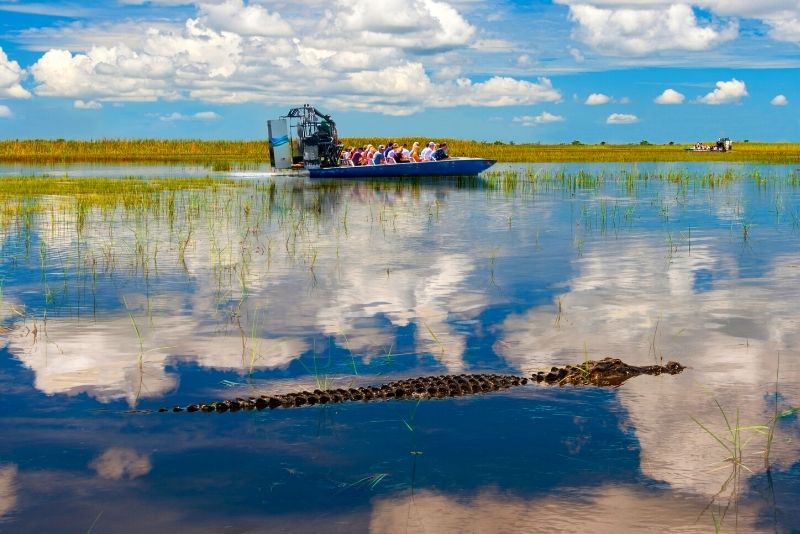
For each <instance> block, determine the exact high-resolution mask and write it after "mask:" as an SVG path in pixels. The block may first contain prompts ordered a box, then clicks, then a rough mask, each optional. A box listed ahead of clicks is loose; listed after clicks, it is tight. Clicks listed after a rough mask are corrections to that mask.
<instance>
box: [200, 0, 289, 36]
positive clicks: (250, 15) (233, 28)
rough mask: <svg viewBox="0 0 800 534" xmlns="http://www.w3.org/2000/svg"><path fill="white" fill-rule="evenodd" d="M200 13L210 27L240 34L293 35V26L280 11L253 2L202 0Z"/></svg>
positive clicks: (241, 0)
mask: <svg viewBox="0 0 800 534" xmlns="http://www.w3.org/2000/svg"><path fill="white" fill-rule="evenodd" d="M200 14H201V17H202V18H203V19H204V21H206V22H207V23H208V25H209V26H210V27H212V28H216V29H219V30H225V31H230V32H234V33H238V34H239V35H267V36H289V35H292V27H291V26H290V25H289V23H287V22H286V21H285V20H283V18H281V16H280V15H279V14H278V13H270V12H269V11H267V10H266V9H265V8H264V7H262V6H259V5H255V4H252V3H251V4H250V5H245V3H244V2H243V0H225V1H223V2H217V3H209V2H201V3H200Z"/></svg>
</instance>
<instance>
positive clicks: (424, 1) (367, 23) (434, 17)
mask: <svg viewBox="0 0 800 534" xmlns="http://www.w3.org/2000/svg"><path fill="white" fill-rule="evenodd" d="M398 7H399V6H398V4H397V2H395V1H394V0H338V1H337V2H336V4H335V10H334V11H332V12H329V13H328V16H327V17H326V20H323V22H322V24H323V26H328V27H330V28H332V29H333V31H336V33H337V36H338V37H339V38H344V39H350V40H353V41H356V42H358V43H360V44H361V45H363V46H367V47H382V46H391V47H399V48H403V49H410V50H416V51H419V52H423V53H425V52H428V53H429V52H435V51H442V50H449V49H453V48H458V47H462V46H465V45H467V44H469V43H470V42H471V41H472V38H473V37H474V35H475V33H476V29H475V27H474V26H472V25H471V24H470V23H469V22H467V21H466V20H465V19H464V17H462V16H461V14H460V13H459V12H458V11H457V10H456V9H455V8H454V7H453V6H451V5H450V4H448V3H445V2H437V1H435V0H412V1H411V2H407V3H405V4H403V5H402V7H401V8H398ZM329 31H331V30H329ZM323 37H324V35H323Z"/></svg>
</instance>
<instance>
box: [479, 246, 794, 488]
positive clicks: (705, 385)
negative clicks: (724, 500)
mask: <svg viewBox="0 0 800 534" xmlns="http://www.w3.org/2000/svg"><path fill="white" fill-rule="evenodd" d="M698 233H699V232H698ZM718 238H719V237H718V236H715V235H713V234H707V235H698V236H696V237H694V238H693V241H694V242H693V245H692V248H691V253H689V252H688V251H685V250H684V251H683V252H682V253H680V254H675V255H672V256H671V257H670V258H668V259H665V254H664V248H663V247H657V246H654V244H653V243H652V241H651V240H644V239H638V238H637V239H621V240H619V241H618V242H617V243H616V246H614V247H613V249H612V250H609V248H608V247H607V246H604V247H597V248H596V249H595V248H591V247H588V248H587V250H585V251H584V253H583V255H582V256H581V257H579V258H577V259H576V260H575V262H574V264H575V267H576V274H575V276H574V277H573V278H572V279H571V280H570V281H569V284H568V291H566V292H565V293H563V294H562V295H560V296H559V298H560V301H561V308H562V312H561V316H560V318H559V319H558V321H556V320H555V317H556V309H557V306H556V305H552V306H544V307H537V308H534V309H531V310H529V311H527V312H525V313H522V314H518V315H512V316H510V317H508V318H507V319H506V320H505V321H504V323H503V327H502V334H501V335H500V338H499V339H500V340H499V341H498V342H497V343H496V344H495V350H496V351H497V352H498V353H500V354H501V355H502V356H503V357H505V358H506V359H508V360H511V361H515V362H517V363H518V364H519V365H520V366H521V367H523V368H536V367H538V368H542V367H544V368H547V367H549V366H551V365H557V364H564V363H570V362H575V361H581V360H582V359H583V358H584V356H583V354H584V347H586V348H587V349H588V354H587V356H588V357H589V358H593V359H597V358H600V357H603V356H607V355H612V356H615V357H619V358H622V359H623V360H625V361H627V362H629V363H633V364H638V365H647V364H652V363H654V362H659V361H661V359H662V358H663V361H667V360H677V361H680V362H681V363H682V364H684V365H686V366H688V367H689V369H687V370H686V371H685V372H684V373H683V374H682V375H679V376H677V377H672V376H660V377H641V378H637V379H636V380H631V381H629V382H626V383H625V384H624V385H623V386H622V387H620V388H619V390H618V393H617V394H618V398H619V400H620V402H621V403H622V405H623V406H624V407H625V408H626V411H627V413H628V417H629V422H630V424H631V426H632V427H633V428H634V429H635V431H636V436H637V438H638V440H639V444H640V446H641V456H642V459H641V463H642V469H643V471H644V472H645V473H646V474H647V475H649V476H651V477H653V478H655V479H657V480H663V481H666V482H668V483H669V484H670V485H671V486H673V487H674V488H676V489H681V490H685V491H692V492H699V493H701V494H704V495H713V494H714V493H716V492H717V491H719V490H720V488H721V487H722V486H723V484H724V483H725V481H726V479H727V477H728V475H729V472H730V469H729V468H725V467H724V466H725V463H724V462H723V459H724V458H726V457H727V456H728V452H727V451H725V449H723V448H722V447H721V446H720V445H719V444H717V443H716V442H715V441H714V439H713V438H712V437H711V436H709V435H708V434H707V433H706V432H705V431H703V430H702V429H701V428H700V427H699V425H698V424H697V423H695V422H694V421H693V420H692V417H695V418H697V419H698V420H700V421H701V422H702V423H703V424H705V425H706V426H708V427H709V428H710V429H712V430H713V431H714V432H717V433H719V435H720V436H725V435H726V434H727V431H726V429H725V426H724V418H723V415H722V413H721V412H720V410H719V408H718V407H717V405H716V404H715V402H714V400H716V401H719V403H720V404H721V405H722V406H723V408H724V409H725V410H727V413H726V415H727V416H728V417H729V418H731V420H734V419H735V418H736V415H737V413H738V416H739V418H740V424H741V425H742V426H750V425H765V424H767V422H768V421H769V419H770V417H772V416H773V415H774V410H775V407H774V399H773V398H772V397H771V396H770V395H769V392H770V391H774V387H775V376H776V374H775V373H776V365H777V362H778V356H779V354H781V355H783V357H782V359H781V363H780V367H781V372H780V386H779V387H780V391H781V394H782V399H783V403H784V405H785V406H797V405H798V404H800V391H798V384H800V366H799V365H798V363H800V362H797V361H796V359H795V358H793V357H792V356H791V355H792V352H793V350H794V349H795V348H796V347H797V346H800V330H798V328H797V325H798V324H800V308H798V306H797V302H800V287H798V285H797V283H796V280H797V274H798V267H797V266H798V264H799V263H800V257H798V256H796V255H784V256H778V257H776V258H774V260H773V262H772V264H771V267H770V269H769V270H768V271H767V272H766V273H765V275H764V277H763V278H761V279H750V280H744V281H743V280H742V279H740V278H738V276H737V274H736V269H737V262H736V258H735V257H733V256H732V255H730V254H726V253H724V252H723V251H721V250H719V249H718V248H716V247H714V246H713V241H714V240H715V239H718ZM700 270H707V271H710V272H712V273H715V274H716V275H721V274H722V273H725V274H724V275H721V276H719V278H717V279H715V280H714V281H713V285H712V286H711V287H710V288H707V289H706V290H704V291H702V292H698V291H697V290H696V288H695V287H693V281H694V279H695V277H694V273H696V272H698V271H700ZM734 424H735V423H734ZM743 434H745V436H744V438H745V439H747V440H750V441H749V444H748V445H747V446H746V447H745V454H746V457H745V459H744V460H745V465H746V466H747V467H748V468H749V469H752V470H754V471H759V470H761V469H763V463H764V460H763V450H764V449H765V447H766V441H765V440H766V438H765V436H764V435H762V434H757V433H755V432H752V431H750V432H743ZM798 455H800V445H797V444H796V443H793V442H787V441H786V440H785V439H782V440H781V441H780V443H778V442H776V443H775V444H774V445H773V450H772V454H771V460H772V461H773V462H775V463H778V464H782V465H790V464H791V463H792V462H794V461H796V459H797V457H798Z"/></svg>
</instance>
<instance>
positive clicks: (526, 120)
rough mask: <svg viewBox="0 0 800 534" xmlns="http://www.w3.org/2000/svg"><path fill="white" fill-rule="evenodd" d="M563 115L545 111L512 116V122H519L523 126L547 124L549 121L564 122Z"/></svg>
mask: <svg viewBox="0 0 800 534" xmlns="http://www.w3.org/2000/svg"><path fill="white" fill-rule="evenodd" d="M564 120H565V119H564V117H562V116H560V115H554V114H552V113H548V112H547V111H543V112H541V113H540V114H539V115H523V116H521V117H514V119H513V121H514V122H519V123H521V124H522V125H523V126H533V125H534V124H547V123H550V122H564Z"/></svg>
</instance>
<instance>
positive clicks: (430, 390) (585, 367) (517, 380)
mask: <svg viewBox="0 0 800 534" xmlns="http://www.w3.org/2000/svg"><path fill="white" fill-rule="evenodd" d="M684 369H685V367H684V366H682V365H681V364H679V363H677V362H669V363H667V365H646V366H641V367H640V366H635V365H628V364H626V363H625V362H623V361H622V360H619V359H616V358H604V359H602V360H600V361H593V360H587V361H585V362H583V363H581V364H578V365H565V366H563V367H553V368H552V369H551V370H550V371H549V372H544V371H540V372H538V373H535V374H533V375H532V376H531V378H530V379H529V378H525V377H520V376H515V375H500V374H488V373H478V374H459V375H440V376H420V377H417V378H406V379H403V380H396V381H394V382H388V383H386V384H380V385H375V386H366V387H357V388H347V389H344V388H338V389H326V390H321V389H315V390H313V391H305V390H304V391H299V392H294V393H284V394H281V395H260V396H258V397H248V398H242V397H237V398H235V399H229V400H223V401H218V402H210V403H200V404H190V405H188V406H185V407H184V406H175V407H174V408H160V409H159V410H158V411H159V412H168V411H172V412H182V411H187V412H198V411H202V412H227V411H231V412H235V411H239V410H254V409H255V410H263V409H265V408H271V409H274V408H294V407H299V406H306V405H314V404H335V403H340V402H347V401H372V400H380V399H432V398H444V397H461V396H465V395H475V394H479V393H488V392H490V391H497V390H500V389H508V388H511V387H517V386H524V385H526V384H528V383H529V382H530V383H534V382H536V383H542V384H547V385H559V386H564V385H568V384H570V385H593V386H612V387H616V386H619V385H620V384H622V383H623V382H625V381H626V380H628V379H629V378H632V377H634V376H639V375H660V374H670V375H675V374H678V373H680V372H681V371H683V370H684Z"/></svg>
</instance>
